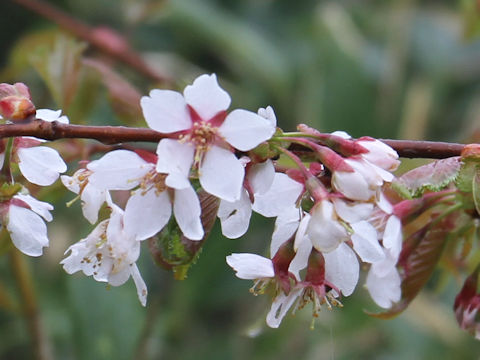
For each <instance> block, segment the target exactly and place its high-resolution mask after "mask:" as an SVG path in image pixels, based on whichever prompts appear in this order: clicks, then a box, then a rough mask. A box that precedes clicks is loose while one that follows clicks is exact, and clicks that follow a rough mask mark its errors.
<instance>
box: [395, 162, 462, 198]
mask: <svg viewBox="0 0 480 360" xmlns="http://www.w3.org/2000/svg"><path fill="white" fill-rule="evenodd" d="M461 165H462V163H461V161H460V157H451V158H447V159H442V160H436V161H433V162H431V163H429V164H427V165H423V166H420V167H418V168H416V169H413V170H411V171H409V172H407V173H405V174H403V175H402V176H400V177H398V178H397V179H395V180H394V181H393V183H392V187H393V188H394V189H395V190H396V191H397V192H398V193H399V194H401V195H403V196H404V197H407V198H412V197H419V196H421V195H422V194H423V193H424V192H425V191H429V190H430V191H439V190H442V189H443V188H445V187H446V186H448V185H449V184H450V183H451V182H452V181H454V180H455V179H456V178H457V176H458V175H459V172H460V168H461Z"/></svg>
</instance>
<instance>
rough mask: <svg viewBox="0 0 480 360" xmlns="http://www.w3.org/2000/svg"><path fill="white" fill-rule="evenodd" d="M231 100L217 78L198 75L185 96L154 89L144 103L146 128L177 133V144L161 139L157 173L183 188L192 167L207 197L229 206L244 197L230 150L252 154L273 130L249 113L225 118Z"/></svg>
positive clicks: (239, 112) (241, 172)
mask: <svg viewBox="0 0 480 360" xmlns="http://www.w3.org/2000/svg"><path fill="white" fill-rule="evenodd" d="M230 102H231V99H230V96H229V95H228V94H227V93H226V92H225V90H223V89H222V88H220V86H219V85H218V82H217V78H216V76H215V75H214V74H213V75H202V76H199V77H198V78H197V79H195V81H194V82H193V84H192V85H189V86H187V87H186V88H185V90H184V93H183V96H182V94H180V93H178V92H175V91H170V90H152V91H151V92H150V96H144V97H143V98H142V99H141V106H142V110H143V114H144V117H145V120H146V122H147V124H148V126H150V127H151V128H152V129H154V130H157V131H159V132H163V133H175V132H179V140H174V139H162V140H161V141H160V143H159V145H158V149H157V154H158V163H157V171H158V172H161V173H167V174H169V177H168V178H167V180H166V182H167V185H168V186H172V187H178V186H185V185H184V184H185V182H186V181H187V180H188V175H189V172H190V168H191V167H192V165H194V166H195V168H197V167H198V176H199V179H200V184H201V185H202V187H203V188H204V189H205V190H206V191H207V192H208V193H210V194H212V195H215V196H217V197H219V198H221V199H223V200H227V201H231V202H233V201H236V200H238V199H240V197H241V189H242V184H243V177H244V168H243V166H242V164H241V163H240V161H239V160H238V159H237V158H236V156H235V154H234V153H233V151H232V150H231V147H233V148H235V149H238V150H240V151H248V150H251V149H253V148H254V147H256V146H257V145H259V144H260V143H262V142H263V141H265V140H268V139H269V138H270V137H271V136H272V135H273V133H274V132H275V127H274V126H273V125H272V122H271V121H269V120H267V119H265V118H264V117H262V116H259V115H257V114H255V113H253V112H250V111H246V110H242V109H237V110H234V111H232V112H231V113H229V114H228V115H227V114H226V110H227V108H228V107H229V105H230ZM174 185H175V186H174Z"/></svg>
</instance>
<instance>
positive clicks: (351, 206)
mask: <svg viewBox="0 0 480 360" xmlns="http://www.w3.org/2000/svg"><path fill="white" fill-rule="evenodd" d="M333 204H334V205H335V212H336V213H337V214H338V216H339V217H340V218H341V219H342V220H344V221H346V222H348V223H355V222H358V221H361V220H366V219H368V218H369V217H370V215H371V214H372V211H373V204H372V203H359V202H347V201H344V200H342V199H338V198H337V199H333Z"/></svg>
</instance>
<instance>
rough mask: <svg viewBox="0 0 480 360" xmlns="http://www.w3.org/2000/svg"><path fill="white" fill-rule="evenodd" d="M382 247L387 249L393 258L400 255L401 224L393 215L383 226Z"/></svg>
mask: <svg viewBox="0 0 480 360" xmlns="http://www.w3.org/2000/svg"><path fill="white" fill-rule="evenodd" d="M383 246H384V247H385V248H386V249H389V250H390V251H391V252H392V255H393V256H394V257H397V258H398V255H400V251H401V250H402V222H401V221H400V219H399V218H398V217H396V216H395V215H392V216H390V217H389V219H388V221H387V224H386V225H385V231H384V232H383Z"/></svg>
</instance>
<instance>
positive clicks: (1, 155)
mask: <svg viewBox="0 0 480 360" xmlns="http://www.w3.org/2000/svg"><path fill="white" fill-rule="evenodd" d="M4 162H5V151H4V152H2V153H0V169H1V168H3V163H4Z"/></svg>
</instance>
